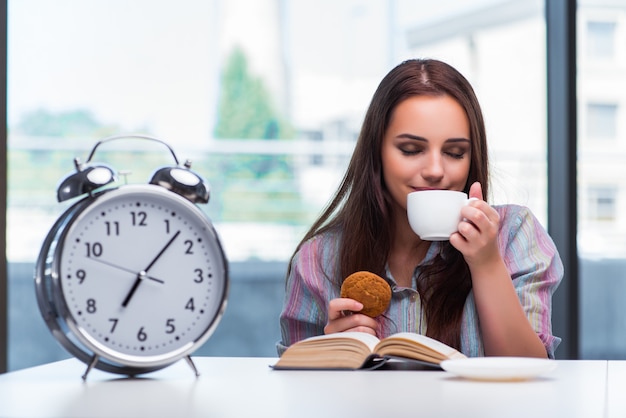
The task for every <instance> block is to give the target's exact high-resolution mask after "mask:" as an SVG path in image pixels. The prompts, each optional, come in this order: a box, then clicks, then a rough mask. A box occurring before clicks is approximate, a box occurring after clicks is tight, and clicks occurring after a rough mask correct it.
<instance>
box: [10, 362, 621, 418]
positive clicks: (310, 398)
mask: <svg viewBox="0 0 626 418" xmlns="http://www.w3.org/2000/svg"><path fill="white" fill-rule="evenodd" d="M275 360H276V359H273V358H238V357H234V358H222V357H194V362H195V364H196V366H197V367H198V370H199V372H200V377H198V378H196V377H195V376H194V374H193V373H192V371H191V369H190V368H189V367H188V365H187V364H186V363H185V362H184V361H180V362H178V363H176V364H174V365H172V366H170V367H168V368H166V369H163V370H160V371H157V372H155V373H152V374H149V375H145V376H143V377H139V378H135V379H131V378H126V377H123V376H119V375H115V374H109V373H104V372H101V371H99V370H92V371H91V372H90V374H89V375H88V377H87V381H86V382H83V381H82V379H81V375H82V374H83V372H84V371H85V365H84V364H82V363H81V362H79V361H78V360H74V359H71V360H64V361H60V362H56V363H51V364H47V365H43V366H38V367H33V368H29V369H24V370H19V371H15V372H11V373H5V374H3V375H0V417H212V418H219V417H236V418H242V417H252V416H258V417H266V416H267V417H341V418H348V417H358V418H366V417H381V418H386V417H409V416H410V417H416V416H420V417H432V416H436V417H499V418H500V417H524V418H528V417H533V418H537V417H551V418H552V417H585V418H589V417H607V416H608V417H613V416H615V417H618V416H626V415H624V411H626V401H624V400H623V399H624V397H625V396H626V395H624V390H626V386H625V385H626V362H607V361H604V360H589V361H580V360H579V361H573V360H572V361H567V360H563V361H559V362H558V363H559V364H558V367H557V368H556V370H554V371H553V372H550V373H549V374H547V375H546V376H544V377H542V378H537V379H534V380H530V381H524V382H503V383H496V382H479V381H470V380H463V379H460V378H456V377H454V376H453V375H451V374H449V373H446V372H441V371H415V370H413V371H397V370H393V371H385V370H376V371H355V372H350V371H275V370H272V369H270V367H269V365H270V364H273V363H274V362H275Z"/></svg>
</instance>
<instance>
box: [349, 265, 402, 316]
mask: <svg viewBox="0 0 626 418" xmlns="http://www.w3.org/2000/svg"><path fill="white" fill-rule="evenodd" d="M341 297H342V298H350V299H354V300H356V301H359V302H361V303H362V304H363V309H362V310H361V311H359V313H362V314H365V315H367V316H371V317H372V318H374V317H377V316H378V315H380V314H381V313H383V312H385V310H387V306H389V301H390V300H391V287H390V286H389V283H387V281H385V279H383V278H382V277H380V276H378V275H377V274H374V273H371V272H369V271H357V272H356V273H352V274H351V275H349V276H348V277H346V279H345V280H344V281H343V284H342V285H341Z"/></svg>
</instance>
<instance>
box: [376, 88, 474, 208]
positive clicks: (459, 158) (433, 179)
mask: <svg viewBox="0 0 626 418" xmlns="http://www.w3.org/2000/svg"><path fill="white" fill-rule="evenodd" d="M469 138H470V128H469V121H468V119H467V116H466V115H465V112H464V110H463V108H462V107H461V105H459V104H458V103H457V102H456V101H455V100H454V99H452V98H451V97H450V96H447V95H443V96H414V97H410V98H408V99H406V100H404V101H402V102H400V103H399V104H398V105H397V106H396V108H395V109H394V110H393V113H392V115H391V120H390V123H389V127H388V128H387V131H386V132H385V137H384V138H383V144H382V166H383V167H382V168H383V178H384V181H385V184H386V186H387V189H388V190H389V193H391V196H392V198H393V200H394V201H395V202H396V203H397V204H398V206H400V207H401V208H403V209H404V210H406V199H407V195H408V194H409V193H411V192H414V191H418V190H428V189H447V190H463V188H464V187H465V184H466V182H467V176H468V174H469V168H470V158H471V147H470V139H469Z"/></svg>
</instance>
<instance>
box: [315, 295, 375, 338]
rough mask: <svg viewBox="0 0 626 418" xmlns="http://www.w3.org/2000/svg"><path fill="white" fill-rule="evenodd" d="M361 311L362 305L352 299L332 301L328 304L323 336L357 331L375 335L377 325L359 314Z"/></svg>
mask: <svg viewBox="0 0 626 418" xmlns="http://www.w3.org/2000/svg"><path fill="white" fill-rule="evenodd" d="M361 309H363V304H362V303H361V302H357V301H356V300H354V299H349V298H337V299H332V300H331V301H330V302H329V304H328V323H327V324H326V326H325V327H324V334H332V333H334V332H345V331H358V332H366V333H368V334H372V335H376V330H377V329H378V323H377V322H376V320H375V319H374V318H370V317H369V316H367V315H363V314H360V313H359V311H360V310H361Z"/></svg>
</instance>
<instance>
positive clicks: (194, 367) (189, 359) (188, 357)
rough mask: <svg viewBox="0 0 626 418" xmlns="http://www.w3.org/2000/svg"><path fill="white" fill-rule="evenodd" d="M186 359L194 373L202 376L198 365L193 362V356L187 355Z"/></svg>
mask: <svg viewBox="0 0 626 418" xmlns="http://www.w3.org/2000/svg"><path fill="white" fill-rule="evenodd" d="M185 360H187V364H188V365H189V367H191V370H193V373H194V374H195V375H196V377H198V376H200V373H199V372H198V369H197V368H196V365H195V364H193V360H192V359H191V356H186V357H185Z"/></svg>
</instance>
